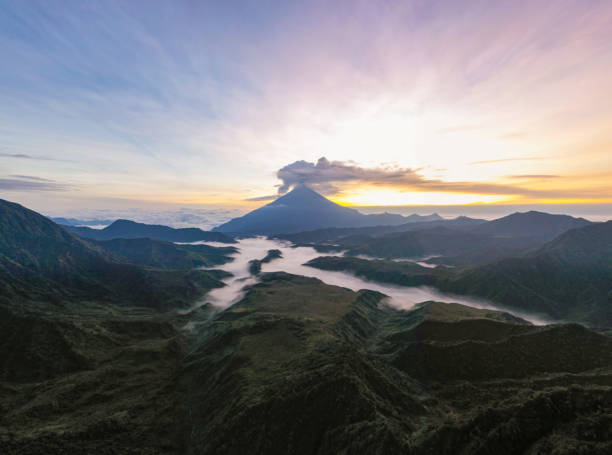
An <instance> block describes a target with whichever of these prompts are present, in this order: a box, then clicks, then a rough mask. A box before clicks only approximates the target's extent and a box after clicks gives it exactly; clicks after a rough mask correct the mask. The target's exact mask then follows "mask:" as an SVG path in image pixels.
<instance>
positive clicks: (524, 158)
mask: <svg viewBox="0 0 612 455" xmlns="http://www.w3.org/2000/svg"><path fill="white" fill-rule="evenodd" d="M545 159H547V158H546V157H544V156H529V157H523V158H502V159H499V160H484V161H472V162H471V163H468V164H470V165H473V164H492V163H507V162H509V161H536V160H545Z"/></svg>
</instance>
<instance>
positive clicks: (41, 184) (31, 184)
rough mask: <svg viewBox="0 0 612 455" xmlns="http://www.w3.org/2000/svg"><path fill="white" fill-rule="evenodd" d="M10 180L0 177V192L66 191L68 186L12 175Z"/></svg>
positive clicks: (32, 177) (47, 180) (37, 178)
mask: <svg viewBox="0 0 612 455" xmlns="http://www.w3.org/2000/svg"><path fill="white" fill-rule="evenodd" d="M10 177H11V178H1V177H0V190H3V191H25V192H29V191H67V190H69V189H71V187H70V185H66V184H63V183H59V182H55V181H53V180H49V179H44V178H41V177H34V176H27V175H13V176H10Z"/></svg>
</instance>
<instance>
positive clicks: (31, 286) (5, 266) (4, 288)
mask: <svg viewBox="0 0 612 455" xmlns="http://www.w3.org/2000/svg"><path fill="white" fill-rule="evenodd" d="M223 276H225V274H224V273H222V272H215V271H204V270H170V271H163V270H155V269H143V268H141V267H137V266H134V265H132V264H128V263H125V262H122V261H121V260H117V258H116V257H114V255H112V254H110V253H109V252H107V251H106V250H104V249H103V248H100V247H99V246H97V245H93V244H90V243H87V242H86V241H84V240H82V239H80V238H78V237H76V236H74V235H72V234H70V233H69V232H67V231H65V230H64V229H63V228H61V227H60V226H58V225H57V224H55V223H53V222H52V221H50V220H49V219H47V218H45V217H43V216H42V215H39V214H38V213H36V212H33V211H31V210H28V209H26V208H24V207H22V206H20V205H18V204H14V203H11V202H7V201H2V200H0V291H1V293H0V301H12V302H28V301H35V302H40V301H43V302H52V303H56V304H60V303H62V302H65V301H70V302H73V301H82V300H85V301H107V302H112V303H118V304H122V305H146V306H154V307H158V308H168V307H171V306H174V305H186V304H188V303H190V302H192V301H193V300H194V299H195V298H197V297H199V296H201V295H202V294H203V293H204V292H206V291H207V290H209V289H211V288H214V287H220V286H223V283H222V282H220V281H219V278H221V277H223Z"/></svg>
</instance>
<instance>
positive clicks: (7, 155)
mask: <svg viewBox="0 0 612 455" xmlns="http://www.w3.org/2000/svg"><path fill="white" fill-rule="evenodd" d="M0 157H1V158H17V159H21V160H36V161H64V162H65V161H67V160H62V159H58V158H50V157H48V156H35V155H28V154H27V153H2V152H0Z"/></svg>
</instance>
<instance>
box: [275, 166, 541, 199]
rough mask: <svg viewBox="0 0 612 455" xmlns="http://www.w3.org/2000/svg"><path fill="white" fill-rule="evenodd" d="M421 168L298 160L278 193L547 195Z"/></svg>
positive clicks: (284, 172) (284, 175)
mask: <svg viewBox="0 0 612 455" xmlns="http://www.w3.org/2000/svg"><path fill="white" fill-rule="evenodd" d="M419 171H420V170H419V169H410V168H400V167H397V166H386V167H376V168H363V167H360V166H358V165H355V164H352V163H347V162H342V161H329V160H328V159H327V158H325V157H322V158H319V160H318V161H317V162H316V163H311V162H308V161H303V160H300V161H296V162H294V163H291V164H289V165H287V166H285V167H283V168H281V169H279V171H278V172H277V174H276V175H277V177H278V178H279V179H280V180H281V181H282V182H283V183H282V185H281V186H280V187H279V189H278V192H279V194H284V193H286V192H287V191H289V190H290V189H291V188H292V187H294V186H295V185H299V184H306V185H308V186H310V187H313V188H314V189H316V190H317V191H319V192H321V193H323V194H327V195H329V194H336V193H338V192H339V191H340V190H341V189H342V188H341V187H343V186H350V185H359V184H369V185H377V186H387V187H395V188H398V189H400V190H405V191H410V190H412V191H434V192H456V193H472V194H499V195H544V194H545V193H544V192H540V191H536V190H530V189H526V188H522V187H518V186H513V185H501V184H496V183H486V182H447V181H443V180H438V179H427V178H425V177H424V176H423V175H421V174H420V173H419Z"/></svg>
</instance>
